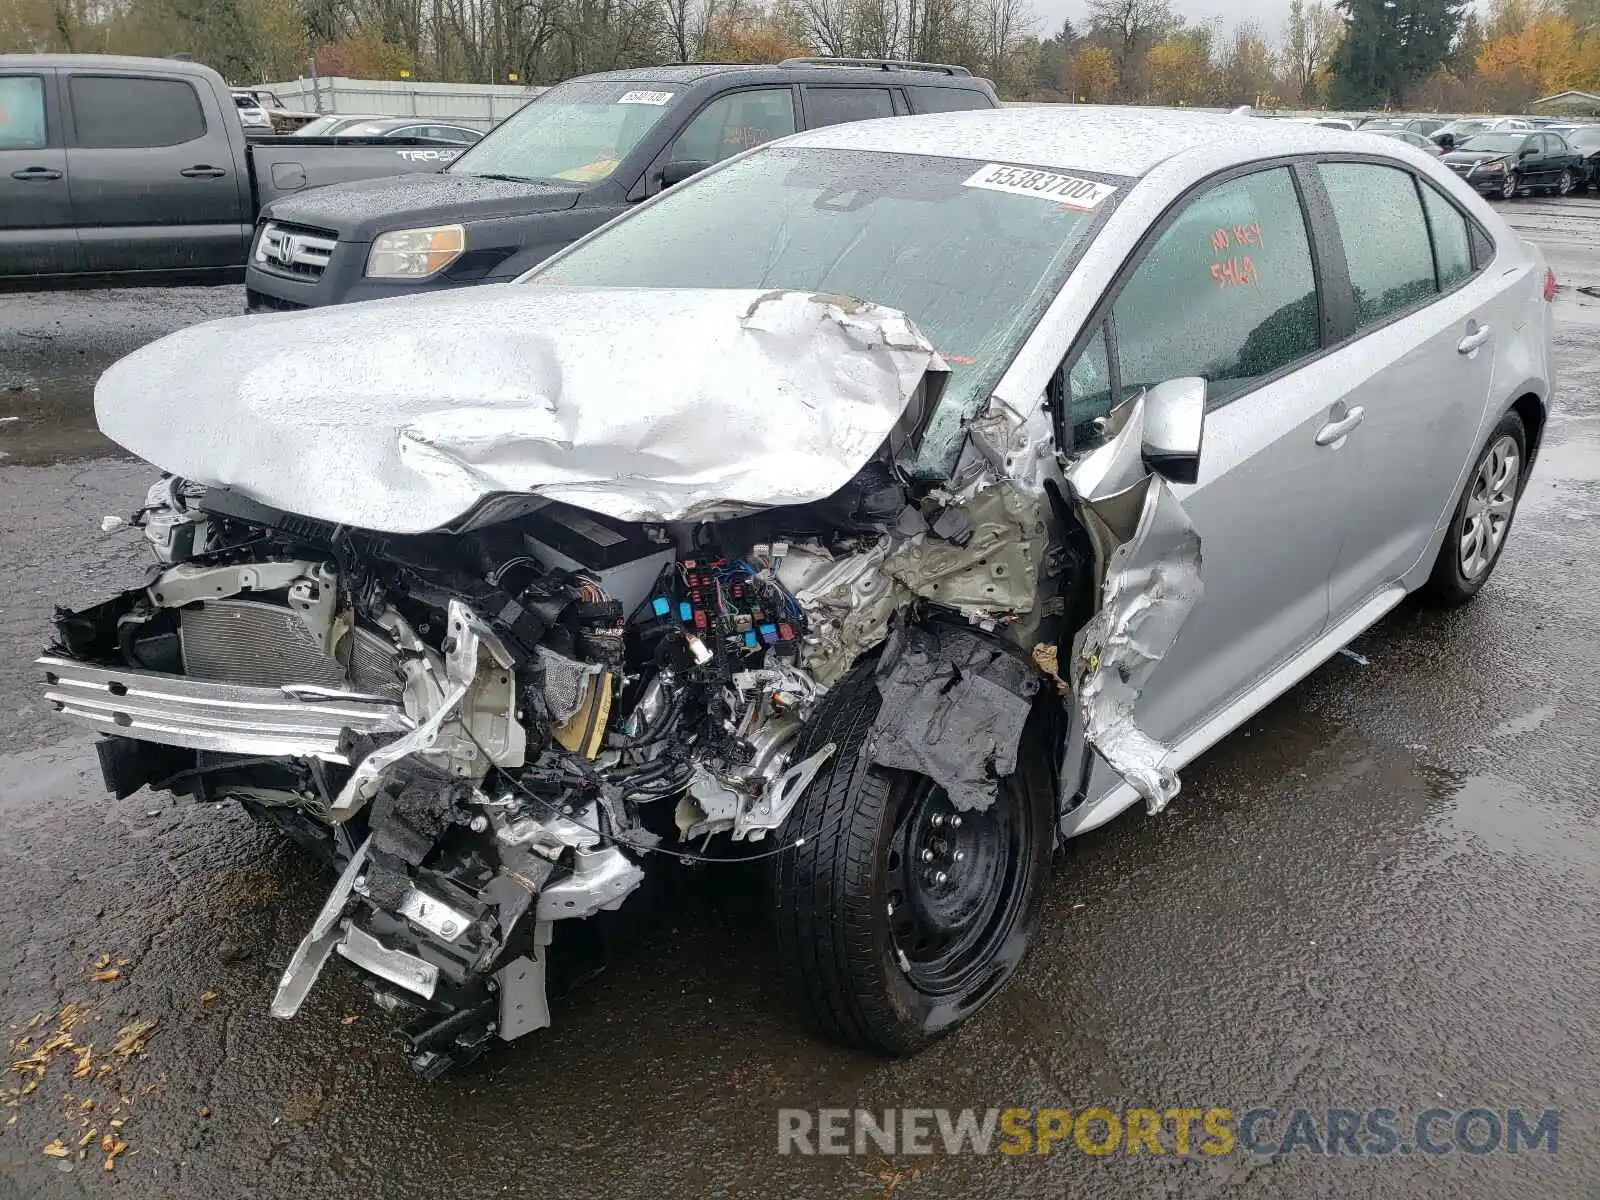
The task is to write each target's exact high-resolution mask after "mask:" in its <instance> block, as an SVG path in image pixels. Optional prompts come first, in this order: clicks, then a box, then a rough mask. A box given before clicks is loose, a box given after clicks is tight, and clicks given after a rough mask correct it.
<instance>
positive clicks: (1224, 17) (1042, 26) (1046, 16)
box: [1033, 0, 1289, 48]
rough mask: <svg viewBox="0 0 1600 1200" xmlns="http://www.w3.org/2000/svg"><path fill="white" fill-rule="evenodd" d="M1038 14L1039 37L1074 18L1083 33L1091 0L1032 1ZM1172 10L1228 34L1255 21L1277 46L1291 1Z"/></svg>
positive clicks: (1188, 4)
mask: <svg viewBox="0 0 1600 1200" xmlns="http://www.w3.org/2000/svg"><path fill="white" fill-rule="evenodd" d="M1033 4H1034V9H1035V11H1036V12H1038V14H1039V31H1038V32H1039V36H1040V37H1049V36H1050V35H1051V34H1053V33H1055V32H1056V31H1057V30H1059V29H1060V28H1061V22H1062V21H1063V20H1065V19H1067V18H1069V17H1070V18H1071V19H1072V26H1073V28H1074V29H1077V30H1079V31H1080V32H1081V31H1082V30H1084V29H1085V28H1087V26H1088V24H1089V4H1088V0H1033ZM1172 10H1173V11H1174V12H1176V13H1178V14H1180V15H1181V16H1182V17H1183V18H1184V20H1185V21H1187V22H1188V23H1189V24H1190V25H1204V24H1206V23H1207V22H1209V21H1216V22H1217V23H1219V25H1220V26H1221V28H1222V30H1223V31H1224V32H1226V31H1227V30H1230V29H1232V28H1233V27H1234V26H1235V25H1237V24H1239V22H1240V21H1256V22H1258V23H1259V24H1260V25H1261V32H1262V34H1263V35H1264V36H1265V37H1266V39H1267V41H1268V43H1269V44H1271V45H1272V46H1273V47H1274V48H1276V47H1277V43H1278V38H1279V36H1280V35H1281V34H1282V32H1283V26H1284V22H1285V21H1286V20H1287V18H1288V15H1289V0H1231V3H1230V2H1228V0H1172Z"/></svg>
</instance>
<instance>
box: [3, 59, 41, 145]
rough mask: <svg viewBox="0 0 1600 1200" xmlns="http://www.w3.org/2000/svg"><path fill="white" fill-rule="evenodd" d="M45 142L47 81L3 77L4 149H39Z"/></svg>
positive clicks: (22, 76) (27, 76) (33, 76)
mask: <svg viewBox="0 0 1600 1200" xmlns="http://www.w3.org/2000/svg"><path fill="white" fill-rule="evenodd" d="M44 142H45V138H44V80H42V79H40V78H39V77H38V76H37V75H7V76H5V77H3V78H0V150H37V149H39V148H40V147H41V146H43V145H44Z"/></svg>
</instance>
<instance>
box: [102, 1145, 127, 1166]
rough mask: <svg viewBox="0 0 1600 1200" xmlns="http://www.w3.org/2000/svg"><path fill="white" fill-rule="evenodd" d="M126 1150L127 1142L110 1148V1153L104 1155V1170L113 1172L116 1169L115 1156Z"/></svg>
mask: <svg viewBox="0 0 1600 1200" xmlns="http://www.w3.org/2000/svg"><path fill="white" fill-rule="evenodd" d="M127 1148H128V1143H127V1142H118V1143H117V1144H116V1145H114V1146H112V1147H111V1153H110V1154H107V1155H106V1170H108V1171H115V1170H116V1169H117V1155H119V1154H121V1153H122V1152H123V1151H124V1150H126V1149H127Z"/></svg>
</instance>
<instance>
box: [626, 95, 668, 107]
mask: <svg viewBox="0 0 1600 1200" xmlns="http://www.w3.org/2000/svg"><path fill="white" fill-rule="evenodd" d="M671 99H672V93H671V92H623V93H622V95H621V96H619V97H617V103H618V104H655V105H661V104H665V103H667V102H668V101H669V100H671Z"/></svg>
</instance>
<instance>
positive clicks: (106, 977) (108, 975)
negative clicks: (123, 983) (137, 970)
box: [89, 967, 122, 983]
mask: <svg viewBox="0 0 1600 1200" xmlns="http://www.w3.org/2000/svg"><path fill="white" fill-rule="evenodd" d="M89 978H90V979H92V980H94V981H95V982H96V983H114V982H115V981H117V980H118V979H121V978H122V972H121V971H119V970H117V969H116V968H115V967H107V968H106V969H105V970H104V971H96V972H95V973H94V974H93V975H91V976H89Z"/></svg>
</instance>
